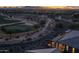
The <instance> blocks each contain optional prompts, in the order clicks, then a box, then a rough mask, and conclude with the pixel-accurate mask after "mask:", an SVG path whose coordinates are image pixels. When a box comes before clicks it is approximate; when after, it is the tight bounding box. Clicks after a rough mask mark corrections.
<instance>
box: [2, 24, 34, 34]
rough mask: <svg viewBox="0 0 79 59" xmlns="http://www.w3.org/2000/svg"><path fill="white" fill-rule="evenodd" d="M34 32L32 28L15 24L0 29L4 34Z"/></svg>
mask: <svg viewBox="0 0 79 59" xmlns="http://www.w3.org/2000/svg"><path fill="white" fill-rule="evenodd" d="M33 30H35V28H34V27H32V26H29V25H24V24H15V25H9V26H4V27H2V31H4V32H6V33H19V32H28V31H33Z"/></svg>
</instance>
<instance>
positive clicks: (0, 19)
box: [0, 15, 20, 24]
mask: <svg viewBox="0 0 79 59" xmlns="http://www.w3.org/2000/svg"><path fill="white" fill-rule="evenodd" d="M13 22H20V21H19V20H8V18H7V17H6V16H1V15H0V24H7V23H13Z"/></svg>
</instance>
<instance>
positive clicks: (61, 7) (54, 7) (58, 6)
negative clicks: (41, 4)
mask: <svg viewBox="0 0 79 59" xmlns="http://www.w3.org/2000/svg"><path fill="white" fill-rule="evenodd" d="M65 7H66V6H47V8H65Z"/></svg>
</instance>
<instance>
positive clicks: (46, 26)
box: [0, 6, 79, 53]
mask: <svg viewBox="0 0 79 59" xmlns="http://www.w3.org/2000/svg"><path fill="white" fill-rule="evenodd" d="M76 8H77V7H76ZM78 52H79V9H78V8H77V9H72V8H71V9H69V7H68V9H65V8H64V9H60V8H56V9H55V8H54V9H53V8H48V7H41V6H35V7H34V6H23V7H22V6H19V7H0V53H78Z"/></svg>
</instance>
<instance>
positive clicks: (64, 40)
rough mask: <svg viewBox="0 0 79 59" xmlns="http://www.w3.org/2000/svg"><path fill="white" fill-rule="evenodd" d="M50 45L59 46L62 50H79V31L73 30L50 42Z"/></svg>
mask: <svg viewBox="0 0 79 59" xmlns="http://www.w3.org/2000/svg"><path fill="white" fill-rule="evenodd" d="M48 46H50V47H54V48H58V49H59V50H60V51H61V52H68V53H74V52H75V53H77V52H79V31H76V30H72V31H70V32H66V33H65V34H63V35H59V36H57V37H56V38H54V39H52V40H51V41H49V42H48Z"/></svg>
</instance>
